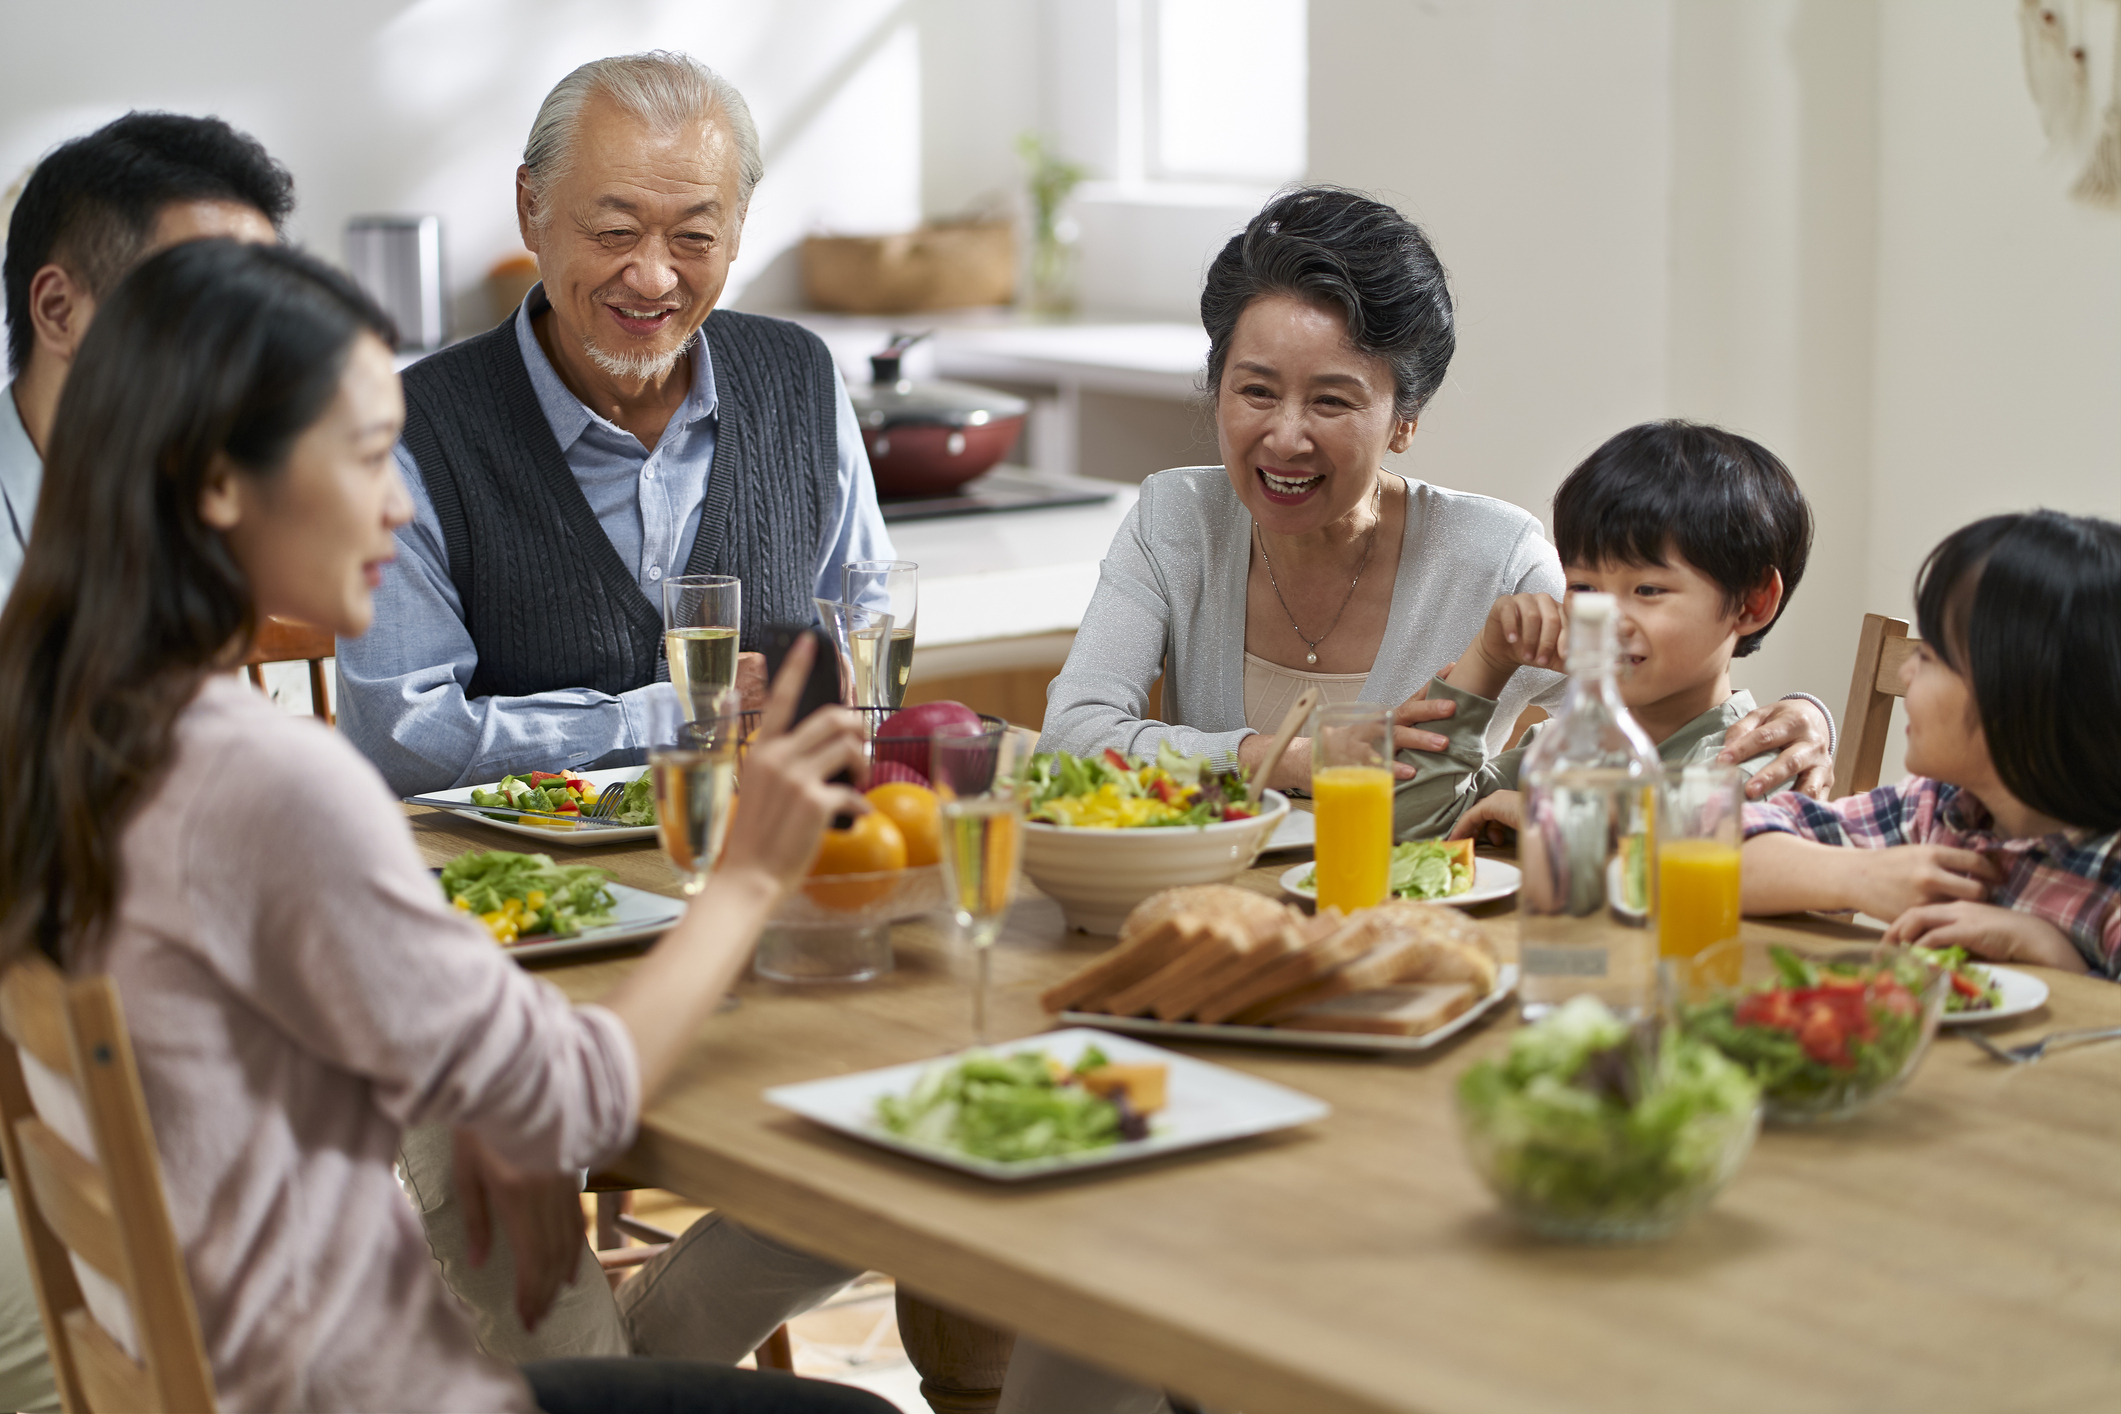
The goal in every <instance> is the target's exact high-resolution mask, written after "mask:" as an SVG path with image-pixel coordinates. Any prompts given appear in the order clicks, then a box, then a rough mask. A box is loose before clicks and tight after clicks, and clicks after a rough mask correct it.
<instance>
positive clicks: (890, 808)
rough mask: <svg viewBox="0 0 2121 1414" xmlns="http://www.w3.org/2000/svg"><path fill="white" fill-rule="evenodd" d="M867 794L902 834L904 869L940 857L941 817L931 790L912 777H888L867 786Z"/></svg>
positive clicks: (919, 865)
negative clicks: (881, 781) (914, 780)
mask: <svg viewBox="0 0 2121 1414" xmlns="http://www.w3.org/2000/svg"><path fill="white" fill-rule="evenodd" d="M867 798H868V801H869V803H870V804H871V805H873V806H875V807H876V813H877V814H879V815H888V816H890V817H891V822H892V823H893V824H894V825H897V826H898V832H899V833H900V834H902V835H904V836H905V837H906V867H907V868H908V869H925V868H927V867H928V866H929V865H931V864H933V863H935V862H936V861H937V860H939V859H941V858H942V857H943V820H942V814H941V811H940V808H939V807H938V805H937V802H936V798H935V792H934V791H932V790H930V789H928V787H926V786H921V785H915V784H914V783H913V782H912V781H891V782H889V783H887V784H885V785H880V786H876V787H873V788H871V789H870V791H869V792H868V797H867Z"/></svg>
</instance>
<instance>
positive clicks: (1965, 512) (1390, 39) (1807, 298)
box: [1311, 0, 2121, 773]
mask: <svg viewBox="0 0 2121 1414" xmlns="http://www.w3.org/2000/svg"><path fill="white" fill-rule="evenodd" d="M2088 8H2089V11H2090V13H2091V14H2093V15H2094V16H2095V17H2097V18H2099V19H2101V20H2102V21H2103V20H2105V19H2106V18H2107V17H2108V16H2109V15H2110V13H2111V10H2112V8H2113V7H2109V6H2091V7H2088ZM2103 43H2104V36H2103V34H2102V35H2101V36H2099V38H2098V39H2097V40H2096V41H2095V44H2094V47H2095V48H2100V47H2101V46H2102V45H2103ZM1311 53H1312V88H1311V91H1312V100H1311V164H1312V175H1313V176H1315V177H1317V178H1320V179H1324V180H1330V181H1339V182H1345V183H1347V184H1349V185H1353V186H1358V187H1363V188H1366V189H1369V190H1372V191H1375V192H1378V193H1379V194H1381V195H1384V196H1386V197H1388V198H1389V199H1392V200H1395V201H1397V202H1398V203H1399V204H1400V205H1401V207H1402V208H1403V209H1404V210H1406V211H1407V212H1408V213H1409V214H1411V215H1413V216H1414V217H1415V218H1416V219H1418V220H1420V221H1421V222H1422V223H1423V224H1424V225H1425V226H1426V227H1427V229H1428V230H1429V232H1430V234H1431V235H1432V236H1433V237H1434V239H1435V241H1436V244H1437V248H1438V250H1439V252H1440V253H1441V254H1442V256H1443V258H1444V262H1445V264H1446V265H1447V266H1448V267H1449V268H1450V270H1451V271H1452V275H1453V279H1454V282H1455V288H1456V292H1457V295H1458V301H1459V315H1460V342H1459V353H1458V358H1457V361H1456V362H1455V364H1454V365H1453V369H1452V375H1451V378H1450V380H1449V382H1448V383H1447V384H1446V385H1445V387H1444V389H1443V391H1442V392H1441V393H1440V394H1439V395H1438V396H1437V399H1436V401H1435V403H1434V404H1433V405H1432V408H1431V411H1430V413H1429V415H1428V416H1427V417H1426V418H1425V419H1424V421H1423V426H1422V428H1421V431H1420V432H1419V433H1418V434H1417V436H1416V438H1415V443H1414V448H1413V450H1412V451H1411V452H1410V453H1409V455H1408V459H1407V460H1408V463H1409V468H1410V469H1411V470H1412V471H1413V472H1414V473H1415V474H1418V475H1422V476H1424V477H1427V478H1429V479H1433V480H1436V481H1439V482H1442V483H1444V484H1447V485H1453V486H1459V487H1463V488H1465V489H1468V490H1475V491H1482V492H1485V493H1487V494H1491V495H1497V496H1502V497H1505V498H1507V499H1510V500H1513V501H1516V502H1518V503H1519V504H1521V505H1524V506H1526V507H1527V508H1529V509H1532V510H1534V511H1536V512H1539V513H1540V514H1541V515H1545V514H1546V512H1547V500H1548V497H1549V496H1550V495H1551V493H1552V489H1553V486H1554V484H1555V483H1556V482H1557V481H1558V480H1559V479H1560V478H1561V476H1562V475H1564V474H1565V473H1566V472H1567V471H1568V469H1569V468H1570V467H1571V466H1572V465H1574V463H1575V462H1576V461H1577V460H1578V459H1579V458H1580V457H1581V456H1582V455H1583V454H1584V453H1585V452H1587V451H1588V450H1590V448H1591V447H1593V446H1595V445H1596V444H1597V442H1598V441H1600V440H1602V439H1603V438H1604V437H1606V436H1607V435H1610V434H1611V433H1613V432H1615V431H1618V430H1619V429H1620V428H1622V427H1624V426H1627V425H1628V424H1630V423H1632V422H1635V421H1638V420H1641V419H1643V418H1647V417H1658V416H1686V417H1692V418H1698V419H1702V420H1707V421H1714V422H1718V423H1722V424H1725V425H1728V426H1731V427H1733V428H1736V429H1737V430H1740V431H1743V432H1746V433H1747V434H1749V435H1752V436H1754V437H1757V438H1759V439H1760V440H1762V441H1763V442H1765V443H1766V444H1767V445H1768V446H1770V447H1772V448H1774V449H1775V450H1776V451H1777V452H1779V453H1780V454H1781V455H1782V456H1783V457H1784V459H1785V460H1787V461H1788V462H1789V463H1790V466H1791V468H1792V470H1793V471H1794V472H1795V473H1796V475H1797V477H1798V480H1799V481H1800V482H1801V483H1802V484H1803V486H1804V487H1805V491H1806V494H1807V496H1808V497H1809V498H1810V499H1811V501H1812V503H1813V507H1814V510H1815V512H1816V513H1817V515H1818V518H1819V533H1818V538H1817V541H1816V543H1815V546H1814V551H1813V561H1812V565H1811V567H1810V569H1809V571H1808V573H1807V575H1806V578H1805V581H1804V584H1803V586H1802V587H1801V589H1800V590H1799V592H1798V594H1797V595H1796V597H1795V599H1794V600H1793V602H1792V607H1791V610H1790V613H1789V616H1788V617H1787V618H1786V619H1785V621H1784V622H1783V623H1782V624H1781V625H1779V626H1778V627H1777V629H1776V631H1775V633H1774V634H1773V635H1771V636H1770V637H1769V639H1768V640H1767V644H1766V645H1765V647H1764V648H1763V649H1762V651H1761V653H1760V654H1759V655H1758V656H1757V657H1756V658H1754V659H1750V660H1746V661H1745V662H1743V663H1742V664H1741V665H1740V666H1739V670H1738V673H1737V678H1738V681H1739V682H1740V683H1741V684H1742V685H1747V686H1752V687H1754V688H1756V690H1763V691H1765V692H1768V693H1779V692H1781V691H1784V690H1787V689H1790V688H1796V687H1802V688H1806V689H1808V690H1810V691H1813V692H1815V693H1817V694H1819V695H1820V696H1822V697H1824V698H1826V699H1827V700H1828V701H1830V702H1833V703H1834V704H1836V707H1837V709H1838V707H1839V704H1840V703H1841V702H1842V700H1843V699H1844V697H1845V695H1846V692H1847V684H1848V673H1849V661H1850V655H1851V653H1852V650H1853V647H1854V643H1855V634H1856V622H1857V618H1858V616H1859V615H1860V614H1861V613H1862V612H1863V611H1864V610H1865V609H1876V610H1880V611H1886V612H1899V613H1903V614H1905V613H1908V612H1909V611H1910V597H1909V593H1908V586H1909V584H1910V582H1911V580H1912V577H1913V574H1914V570H1915V567H1916V566H1917V565H1918V564H1919V563H1920V560H1921V558H1922V556H1923V554H1924V553H1926V551H1927V550H1928V549H1929V547H1930V546H1931V545H1932V544H1934V543H1935V542H1936V541H1937V540H1938V539H1939V538H1940V537H1941V536H1942V535H1943V534H1944V533H1946V532H1947V531H1948V530H1950V529H1951V528H1953V527H1955V526H1957V525H1960V524H1963V523H1965V522H1966V521H1968V520H1971V519H1973V518H1975V517H1976V516H1979V515H1982V514H1986V513H1990V512H1993V511H1997V510H2004V509H2016V508H2023V507H2028V506H2033V505H2051V506H2055V507H2058V508H2060V509H2064V510H2070V511H2076V512H2085V513H2098V514H2104V515H2108V516H2121V214H2117V213H2113V212H2093V211H2088V210H2085V209H2083V208H2081V207H2077V206H2073V205H2071V204H2070V203H2069V202H2068V201H2067V199H2066V198H2065V195H2064V192H2065V190H2066V188H2067V186H2068V183H2069V180H2070V177H2071V176H2072V175H2073V173H2072V171H2071V170H2070V169H2069V167H2068V166H2067V164H2066V163H2063V162H2061V161H2060V160H2059V159H2054V158H2048V157H2044V156H2043V151H2042V148H2043V144H2042V139H2041V135H2040V131H2039V127H2038V123H2037V121H2036V119H2035V116H2034V112H2033V108H2032V104H2031V101H2030V99H2029V98H2028V97H2027V95H2026V92H2025V86H2024V79H2023V74H2022V69H2021V66H2020V59H2019V50H2018V37H2017V29H2016V6H2015V4H2013V3H2012V0H1609V2H1608V3H1602V4H1599V5H1595V6H1592V5H1580V4H1574V3H1570V2H1569V0H1478V2H1477V3H1476V0H1429V3H1425V4H1421V5H1413V4H1404V3H1399V0H1312V25H1311ZM2102 72H2103V71H2102ZM1897 768H1898V744H1897V737H1896V742H1895V748H1894V750H1893V752H1892V753H1891V754H1890V755H1889V758H1888V762H1887V769H1888V772H1889V773H1890V772H1892V771H1895V770H1897Z"/></svg>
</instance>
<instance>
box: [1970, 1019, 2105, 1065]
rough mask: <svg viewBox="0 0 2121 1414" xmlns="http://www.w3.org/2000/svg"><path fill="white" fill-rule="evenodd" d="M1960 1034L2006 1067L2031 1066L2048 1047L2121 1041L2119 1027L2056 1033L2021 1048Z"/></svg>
mask: <svg viewBox="0 0 2121 1414" xmlns="http://www.w3.org/2000/svg"><path fill="white" fill-rule="evenodd" d="M1960 1034H1961V1035H1963V1036H1965V1037H1966V1039H1967V1040H1969V1041H1972V1042H1973V1043H1974V1044H1975V1045H1977V1046H1979V1047H1980V1048H1981V1049H1982V1050H1984V1051H1987V1052H1988V1053H1989V1054H1990V1055H1992V1056H1994V1057H1995V1058H1996V1059H1997V1060H1999V1061H2002V1062H2004V1063H2005V1064H2007V1065H2031V1064H2032V1063H2033V1062H2034V1061H2036V1060H2038V1059H2040V1057H2042V1056H2044V1055H2046V1054H2047V1048H2048V1047H2049V1046H2054V1047H2057V1048H2061V1047H2065V1046H2083V1045H2088V1044H2090V1043H2091V1042H2093V1041H2111V1040H2116V1039H2121V1026H2095V1027H2091V1028H2089V1029H2087V1030H2083V1031H2057V1032H2054V1033H2052V1034H2051V1035H2047V1036H2042V1037H2041V1038H2040V1039H2039V1040H2037V1041H2029V1042H2027V1043H2026V1044H2025V1045H2022V1046H1999V1045H1997V1044H1996V1043H1995V1042H1994V1041H1991V1040H1989V1038H1988V1037H1986V1036H1984V1035H1982V1034H1981V1033H1980V1032H1979V1031H1974V1030H1967V1031H1963V1032H1961V1033H1960Z"/></svg>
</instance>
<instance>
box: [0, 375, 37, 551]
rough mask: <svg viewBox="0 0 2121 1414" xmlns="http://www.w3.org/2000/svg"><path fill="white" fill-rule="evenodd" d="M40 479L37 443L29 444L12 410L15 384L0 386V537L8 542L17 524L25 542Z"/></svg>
mask: <svg viewBox="0 0 2121 1414" xmlns="http://www.w3.org/2000/svg"><path fill="white" fill-rule="evenodd" d="M43 480H44V459H43V458H42V457H40V456H38V455H37V444H36V443H34V442H32V441H30V439H29V429H28V428H27V427H24V426H23V425H22V414H21V412H20V411H18V410H17V409H16V407H15V385H14V384H12V383H9V384H6V385H4V386H0V496H4V497H5V499H6V505H5V506H4V507H0V535H5V536H8V537H9V538H10V539H12V538H13V537H14V534H15V529H16V527H17V526H18V525H19V526H20V527H21V530H22V535H23V538H24V539H25V540H27V539H28V537H29V527H30V522H32V521H34V520H35V519H36V518H37V487H38V484H39V483H41V482H42V481H43ZM9 516H12V517H13V519H12V521H10V520H9V519H8V517H9Z"/></svg>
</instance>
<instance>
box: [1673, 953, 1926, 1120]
mask: <svg viewBox="0 0 2121 1414" xmlns="http://www.w3.org/2000/svg"><path fill="white" fill-rule="evenodd" d="M1676 970H1677V971H1679V972H1680V973H1681V976H1680V978H1679V996H1678V998H1677V1006H1678V1012H1679V1016H1680V1020H1681V1024H1682V1025H1683V1026H1684V1027H1685V1029H1686V1030H1687V1032H1688V1033H1689V1034H1690V1035H1693V1036H1695V1037H1697V1038H1699V1039H1700V1040H1702V1041H1705V1042H1707V1043H1708V1044H1710V1045H1712V1046H1714V1047H1716V1049H1717V1050H1719V1051H1721V1052H1723V1054H1725V1055H1727V1056H1729V1057H1730V1058H1731V1059H1732V1060H1734V1061H1737V1062H1738V1063H1739V1064H1740V1065H1742V1066H1744V1067H1745V1068H1746V1070H1747V1071H1748V1072H1749V1073H1750V1074H1751V1075H1752V1077H1753V1079H1754V1080H1755V1081H1757V1082H1758V1083H1759V1085H1760V1090H1761V1095H1762V1098H1763V1101H1764V1103H1765V1105H1766V1108H1767V1117H1768V1118H1769V1119H1770V1120H1772V1121H1775V1122H1778V1123H1783V1124H1809V1123H1814V1122H1818V1121H1829V1120H1843V1119H1847V1118H1849V1117H1850V1116H1851V1115H1854V1114H1857V1113H1859V1112H1860V1111H1862V1110H1863V1109H1865V1108H1866V1107H1868V1106H1870V1105H1872V1104H1875V1103H1877V1102H1878V1101H1879V1100H1881V1099H1884V1098H1885V1097H1886V1096H1887V1095H1890V1094H1892V1093H1893V1092H1894V1091H1895V1090H1898V1089H1899V1088H1900V1087H1901V1086H1902V1085H1905V1084H1906V1083H1907V1080H1908V1077H1909V1076H1911V1075H1913V1074H1914V1073H1915V1068H1916V1067H1917V1066H1918V1065H1920V1064H1921V1063H1922V1057H1923V1056H1924V1055H1925V1054H1926V1053H1927V1052H1928V1050H1929V1045H1930V1041H1931V1040H1932V1039H1933V1038H1934V1037H1935V1036H1936V1034H1937V1019H1938V1017H1939V1016H1941V1015H1942V1014H1943V1011H1944V1002H1945V998H1946V997H1948V996H1949V995H1950V994H1951V974H1950V973H1949V972H1948V971H1947V970H1945V969H1944V968H1940V967H1937V966H1935V965H1933V964H1932V963H1930V962H1927V961H1925V960H1924V959H1923V958H1922V957H1921V956H1919V955H1918V954H1916V953H1914V952H1912V951H1910V950H1909V949H1907V948H1905V947H1897V946H1888V945H1885V944H1880V945H1878V946H1877V947H1872V948H1855V949H1846V948H1844V949H1840V950H1836V951H1830V952H1819V953H1813V952H1802V951H1799V950H1797V949H1795V948H1790V947H1786V946H1784V945H1783V944H1780V943H1760V942H1750V941H1745V940H1732V941H1730V942H1724V943H1718V944H1717V945H1716V946H1715V947H1712V948H1708V949H1705V950H1704V951H1703V952H1701V953H1700V954H1699V955H1698V956H1696V957H1695V958H1694V959H1693V961H1692V963H1691V964H1682V965H1681V966H1680V967H1679V968H1678V969H1676Z"/></svg>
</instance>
